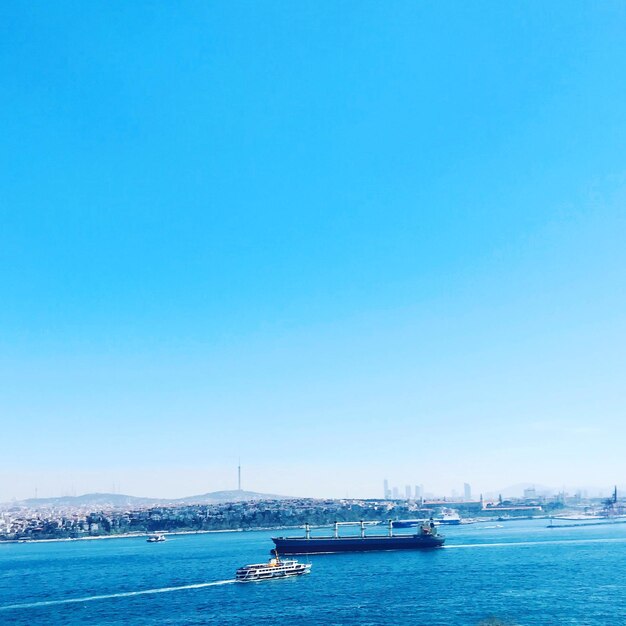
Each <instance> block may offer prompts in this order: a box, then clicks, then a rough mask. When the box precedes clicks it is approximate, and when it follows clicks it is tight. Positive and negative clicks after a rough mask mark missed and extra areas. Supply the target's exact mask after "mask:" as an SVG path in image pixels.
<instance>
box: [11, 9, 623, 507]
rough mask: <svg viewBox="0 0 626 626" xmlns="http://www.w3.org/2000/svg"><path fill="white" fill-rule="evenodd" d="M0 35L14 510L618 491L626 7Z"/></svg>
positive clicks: (195, 15)
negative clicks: (422, 493)
mask: <svg viewBox="0 0 626 626" xmlns="http://www.w3.org/2000/svg"><path fill="white" fill-rule="evenodd" d="M0 18H1V22H2V24H3V27H2V37H1V38H0V49H1V58H0V81H1V85H0V86H1V93H2V97H1V99H0V108H1V110H0V113H1V119H2V132H1V133H0V146H1V150H0V158H1V159H2V162H1V164H0V165H1V166H0V211H1V221H0V418H1V422H2V437H1V439H0V442H1V443H0V445H1V450H0V500H2V499H9V498H11V497H18V498H19V497H27V496H31V495H33V494H34V491H35V488H37V489H38V493H39V495H40V496H41V495H57V494H61V493H68V492H70V491H75V492H77V493H80V492H85V491H94V490H100V491H103V490H107V491H108V490H111V488H112V487H113V483H115V484H116V489H119V490H121V491H122V492H126V493H133V494H137V495H155V496H156V495H165V496H183V495H186V494H190V493H198V492H204V491H209V490H215V489H222V488H233V487H235V486H236V464H237V458H238V457H241V458H242V464H243V466H244V487H246V488H250V489H255V490H262V491H271V492H280V493H291V494H302V495H329V496H345V495H346V494H349V495H351V496H359V495H362V496H373V495H380V493H381V492H382V480H383V478H385V477H386V478H388V479H389V480H390V481H391V482H392V483H394V484H398V485H401V486H403V485H404V484H405V483H411V484H415V483H423V484H424V485H425V487H426V489H427V490H433V491H437V490H440V491H444V492H449V490H450V489H452V488H455V489H460V487H461V485H462V483H463V482H464V481H468V482H470V483H471V484H472V485H473V486H474V489H475V490H479V489H480V490H491V489H498V488H500V487H504V486H506V485H507V484H511V483H516V482H522V481H528V482H537V483H542V484H548V485H554V486H557V487H558V486H561V485H592V484H597V485H602V486H604V485H612V484H613V483H614V482H616V481H617V482H619V481H620V480H623V478H624V475H625V470H626V457H625V456H624V454H623V450H622V448H623V442H624V439H625V435H626V426H625V425H624V423H625V421H624V412H625V400H626V398H625V395H626V387H625V386H624V380H625V378H626V363H625V356H624V355H625V353H626V352H625V348H626V345H625V344H626V340H625V337H626V335H625V331H626V315H625V313H626V310H625V308H626V291H625V287H626V284H625V283H626V281H625V270H624V268H625V267H626V204H625V201H626V150H625V146H626V104H625V103H626V81H625V80H624V77H625V76H626V47H625V44H624V33H625V32H626V31H625V28H626V8H625V6H624V4H623V3H622V2H608V1H607V2H602V3H597V2H550V3H545V2H538V1H537V2H508V3H502V2H495V1H494V2H475V3H462V2H449V3H446V2H440V3H427V2H412V1H411V2H400V1H395V2H361V1H359V2H274V1H273V2H256V3H253V2H233V1H230V0H229V1H227V2H226V1H224V2H178V3H166V2H149V3H148V2H87V3H86V2H73V3H72V2H52V3H44V2H39V3H27V2H11V3H4V4H3V5H2V7H0Z"/></svg>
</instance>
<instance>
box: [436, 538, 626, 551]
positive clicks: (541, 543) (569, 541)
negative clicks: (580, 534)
mask: <svg viewBox="0 0 626 626" xmlns="http://www.w3.org/2000/svg"><path fill="white" fill-rule="evenodd" d="M625 542H626V539H621V538H620V539H614V538H610V539H609V538H607V539H557V540H548V541H509V542H505V541H501V542H498V543H457V544H449V545H445V546H442V548H443V549H444V550H456V549H458V548H510V547H517V546H560V545H564V544H570V545H572V544H574V545H575V544H580V545H583V544H587V543H625Z"/></svg>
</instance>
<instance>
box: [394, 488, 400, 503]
mask: <svg viewBox="0 0 626 626" xmlns="http://www.w3.org/2000/svg"><path fill="white" fill-rule="evenodd" d="M393 499H394V500H399V499H400V492H399V491H398V488H397V487H394V488H393Z"/></svg>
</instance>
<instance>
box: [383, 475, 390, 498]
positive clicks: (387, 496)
mask: <svg viewBox="0 0 626 626" xmlns="http://www.w3.org/2000/svg"><path fill="white" fill-rule="evenodd" d="M383 489H384V493H385V500H389V496H390V495H391V494H390V493H389V481H388V480H387V479H386V478H385V481H384V483H383Z"/></svg>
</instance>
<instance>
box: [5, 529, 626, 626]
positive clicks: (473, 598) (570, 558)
mask: <svg viewBox="0 0 626 626" xmlns="http://www.w3.org/2000/svg"><path fill="white" fill-rule="evenodd" d="M547 526H548V521H547V520H545V519H542V520H523V521H521V520H520V521H504V522H489V523H476V524H469V525H461V526H450V527H447V528H444V529H442V531H441V532H443V533H445V535H446V537H447V541H446V546H445V547H444V548H440V549H435V550H430V551H406V552H372V553H351V554H349V553H348V554H327V555H315V556H310V557H306V556H303V557H297V558H299V559H300V560H304V561H307V560H308V561H309V562H310V563H312V571H311V574H309V575H306V576H301V577H297V578H290V579H284V580H269V581H262V582H256V583H243V584H242V583H235V582H233V577H234V573H235V570H236V569H237V568H238V567H240V566H242V565H245V564H248V563H257V562H263V561H266V560H267V559H268V558H269V551H270V549H271V548H272V545H273V544H272V542H271V539H270V538H271V537H272V535H273V534H276V532H277V531H273V532H272V531H246V532H227V533H206V534H188V535H171V536H169V537H168V540H167V541H165V542H163V543H152V544H151V543H147V542H146V539H145V537H130V538H116V539H101V540H89V541H59V542H41V543H34V542H27V543H4V544H0V624H11V625H15V626H18V625H24V626H26V625H28V626H33V625H39V624H42V625H46V626H48V625H52V626H54V625H57V624H58V625H67V626H73V625H81V626H85V625H92V624H95V625H103V626H104V625H137V626H139V625H145V626H152V625H155V624H159V625H160V624H177V625H178V624H181V625H183V624H184V625H191V624H220V625H225V626H229V625H233V626H234V625H248V624H249V625H255V626H256V625H263V624H290V625H294V626H309V625H311V626H312V625H317V624H330V625H346V626H348V625H350V626H352V625H358V626H368V625H371V626H382V625H394V624H403V625H406V624H418V625H424V626H439V625H441V626H449V625H458V626H478V625H479V624H480V625H481V626H483V625H487V624H489V625H490V626H491V625H495V624H506V625H507V626H513V625H516V626H535V625H537V626H538V625H541V626H556V625H561V624H563V625H566V624H567V625H577V626H583V625H585V626H618V625H621V624H624V625H626V524H611V525H602V526H584V527H570V528H548V527H547ZM279 532H281V533H283V534H299V533H300V532H301V531H297V530H291V531H279ZM317 532H323V531H317ZM368 532H370V533H371V532H373V529H372V528H370V529H369V530H368ZM381 532H384V528H381Z"/></svg>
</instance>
